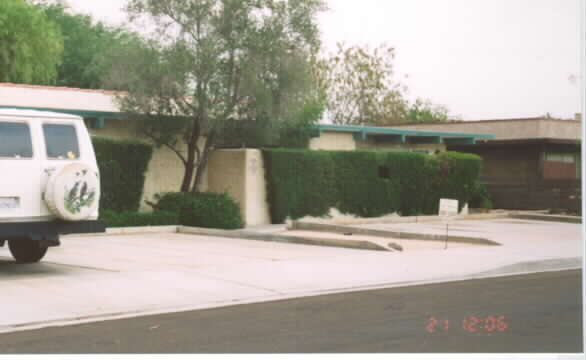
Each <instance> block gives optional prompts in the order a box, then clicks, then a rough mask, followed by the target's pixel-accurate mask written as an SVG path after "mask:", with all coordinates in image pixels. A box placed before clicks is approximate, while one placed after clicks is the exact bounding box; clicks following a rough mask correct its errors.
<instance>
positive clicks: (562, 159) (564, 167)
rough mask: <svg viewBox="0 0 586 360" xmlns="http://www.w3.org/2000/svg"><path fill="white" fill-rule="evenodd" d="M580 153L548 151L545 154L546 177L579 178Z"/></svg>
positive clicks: (544, 168) (544, 175)
mask: <svg viewBox="0 0 586 360" xmlns="http://www.w3.org/2000/svg"><path fill="white" fill-rule="evenodd" d="M580 161H581V159H580V154H579V153H555V152H546V153H545V154H544V156H543V177H544V179H579V178H580V171H581V170H580V168H581V167H580Z"/></svg>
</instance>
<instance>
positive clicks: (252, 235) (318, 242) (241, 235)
mask: <svg viewBox="0 0 586 360" xmlns="http://www.w3.org/2000/svg"><path fill="white" fill-rule="evenodd" d="M177 233H179V234H194V235H206V236H217V237H227V238H233V239H241V240H242V239H244V240H258V241H273V242H281V243H289V244H302V245H315V246H331V247H341V248H348V249H358V250H376V251H390V250H389V249H387V248H385V247H382V246H380V245H378V244H375V243H371V242H369V241H363V240H339V239H327V238H311V237H299V236H288V235H275V234H264V233H257V232H252V231H247V230H217V229H206V228H197V227H188V226H179V227H178V229H177Z"/></svg>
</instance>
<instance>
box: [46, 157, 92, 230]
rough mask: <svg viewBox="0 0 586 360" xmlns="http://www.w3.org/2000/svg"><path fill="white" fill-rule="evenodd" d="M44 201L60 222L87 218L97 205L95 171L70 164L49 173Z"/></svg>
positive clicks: (83, 166) (84, 166) (80, 164)
mask: <svg viewBox="0 0 586 360" xmlns="http://www.w3.org/2000/svg"><path fill="white" fill-rule="evenodd" d="M45 202H46V204H47V207H48V208H49V210H50V211H51V212H52V213H53V214H54V215H55V216H57V217H58V218H60V219H63V220H66V221H79V220H84V219H87V218H88V217H90V216H91V215H92V214H94V213H95V212H96V210H97V209H98V206H99V202H100V179H99V176H98V173H97V171H95V170H93V169H92V168H91V167H89V166H88V165H85V164H82V163H72V164H68V165H65V166H64V167H62V168H61V169H59V170H57V171H55V172H53V173H52V174H51V176H50V177H49V180H48V181H47V188H46V189H45Z"/></svg>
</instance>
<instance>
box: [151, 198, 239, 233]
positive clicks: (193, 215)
mask: <svg viewBox="0 0 586 360" xmlns="http://www.w3.org/2000/svg"><path fill="white" fill-rule="evenodd" d="M158 200H159V201H158V203H157V204H155V205H154V208H155V209H156V210H157V211H161V210H162V211H169V212H175V213H177V214H179V223H180V224H181V225H184V226H194V227H204V228H214V229H226V230H233V229H240V228H242V227H243V226H244V222H243V220H242V215H241V213H240V207H239V206H238V203H237V202H236V201H234V200H233V199H232V198H231V197H230V196H229V195H228V194H217V193H166V194H162V195H159V196H158Z"/></svg>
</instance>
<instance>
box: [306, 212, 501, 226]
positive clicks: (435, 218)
mask: <svg viewBox="0 0 586 360" xmlns="http://www.w3.org/2000/svg"><path fill="white" fill-rule="evenodd" d="M508 217H509V213H508V212H498V213H491V214H484V213H478V214H468V215H456V216H454V217H453V220H490V219H504V218H508ZM298 221H302V222H306V221H309V222H312V223H318V224H328V225H330V224H331V225H368V224H380V223H384V224H404V223H423V222H440V221H442V217H441V216H439V215H424V216H383V217H377V218H357V219H340V220H335V219H324V220H319V219H317V218H311V219H310V220H306V221H304V220H303V219H301V220H298Z"/></svg>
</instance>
